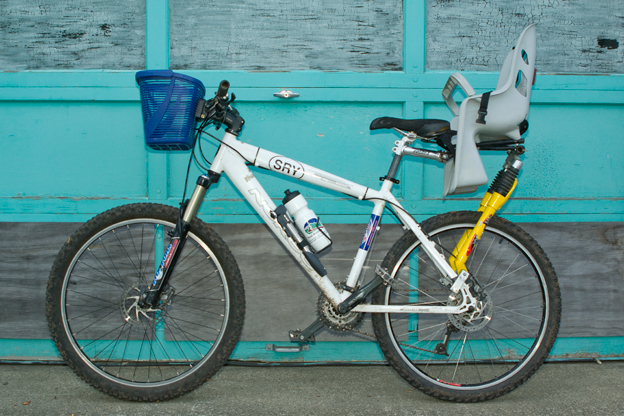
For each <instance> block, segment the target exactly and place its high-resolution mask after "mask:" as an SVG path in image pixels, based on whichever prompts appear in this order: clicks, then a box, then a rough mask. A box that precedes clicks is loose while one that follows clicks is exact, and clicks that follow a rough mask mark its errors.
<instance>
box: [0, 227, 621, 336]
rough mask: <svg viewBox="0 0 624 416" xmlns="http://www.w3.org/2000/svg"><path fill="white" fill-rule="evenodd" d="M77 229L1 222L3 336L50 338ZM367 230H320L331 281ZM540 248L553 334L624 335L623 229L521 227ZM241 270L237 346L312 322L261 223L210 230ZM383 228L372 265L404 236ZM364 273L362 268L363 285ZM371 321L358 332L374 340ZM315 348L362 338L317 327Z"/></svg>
mask: <svg viewBox="0 0 624 416" xmlns="http://www.w3.org/2000/svg"><path fill="white" fill-rule="evenodd" d="M78 226H79V224H78V223H0V232H2V235H4V236H7V237H6V238H4V239H2V240H1V241H0V252H2V253H4V256H3V258H2V260H0V285H1V286H2V288H3V290H2V291H1V292H0V339H48V338H49V335H48V328H47V323H46V318H45V309H44V304H45V284H46V281H47V278H48V274H49V271H50V268H51V266H52V262H53V260H54V257H55V256H56V253H57V251H58V250H59V249H60V247H61V246H62V244H63V242H64V241H65V240H66V239H67V238H68V236H69V235H70V234H71V233H72V232H73V230H75V229H76V228H77V227H78ZM365 226H366V225H365V224H359V225H353V224H326V227H327V230H328V232H329V233H330V235H331V236H332V239H333V241H334V244H333V246H332V248H331V250H330V251H329V252H328V253H325V254H323V255H322V257H321V258H322V261H323V262H324V264H325V265H326V267H327V269H328V271H329V272H330V277H331V278H332V280H333V281H340V280H342V281H344V280H345V278H346V275H347V273H348V272H349V270H350V266H351V260H352V258H353V256H354V255H355V251H356V249H357V247H358V245H359V242H360V241H361V237H362V234H363V232H364V228H365ZM522 227H523V228H525V229H526V230H527V231H528V232H529V233H530V234H531V235H532V236H533V237H534V238H535V239H536V240H537V241H538V242H539V243H540V244H541V245H542V247H543V248H544V249H545V251H546V253H547V254H548V255H549V257H550V259H551V261H552V263H553V265H554V267H555V270H556V271H557V274H558V276H559V282H560V285H561V291H562V298H563V318H562V323H561V331H560V337H614V336H624V323H623V322H622V319H621V316H622V315H623V314H624V304H623V303H622V302H621V297H622V290H621V288H620V282H621V281H622V279H624V273H623V272H622V270H621V263H622V260H623V259H624V258H623V257H622V253H624V225H623V224H622V223H539V224H523V225H522ZM214 228H215V230H216V231H217V232H218V233H219V234H220V235H221V236H222V237H223V239H224V240H225V241H226V243H227V244H228V246H229V247H230V249H231V250H232V252H233V254H234V256H235V258H236V259H237V262H238V264H239V267H240V269H241V272H242V275H243V280H244V282H245V290H246V296H247V314H246V320H245V326H244V329H243V337H242V340H243V341H258V342H260V341H272V342H275V341H286V339H287V338H286V337H287V333H288V331H289V330H291V329H303V328H305V327H306V326H307V325H309V324H310V323H312V322H313V321H314V319H315V318H316V301H317V299H318V296H319V292H318V290H317V289H316V287H315V286H314V285H313V284H312V282H311V281H310V280H309V279H308V278H307V277H306V276H305V275H304V273H303V271H302V270H301V269H300V268H299V267H298V266H297V265H296V264H295V263H294V261H293V260H292V259H291V258H290V256H289V254H287V253H286V251H285V250H284V249H283V248H282V247H281V246H280V245H279V243H278V242H277V241H276V240H275V238H274V237H273V236H272V234H270V233H269V232H268V231H267V230H266V226H265V225H259V224H252V225H248V224H214ZM402 232H403V231H402V229H401V228H400V227H399V226H396V225H384V226H382V231H381V233H380V234H379V237H378V239H377V241H376V243H375V250H374V251H373V253H374V254H373V257H372V259H371V261H370V265H371V267H374V265H375V264H378V263H380V262H381V259H382V258H383V256H384V255H385V252H386V251H387V250H388V249H389V248H390V247H391V245H392V244H393V243H394V241H395V240H396V239H398V238H399V236H400V235H401V234H402ZM371 276H372V275H371V271H370V269H369V271H368V278H370V277H371ZM369 319H370V318H367V320H365V322H364V323H363V325H362V327H361V329H362V330H364V331H366V332H370V333H372V328H371V326H370V321H369ZM318 340H319V341H368V339H367V338H365V337H364V338H363V337H361V336H359V335H341V334H335V333H333V332H329V331H327V330H323V331H322V332H321V333H319V336H318Z"/></svg>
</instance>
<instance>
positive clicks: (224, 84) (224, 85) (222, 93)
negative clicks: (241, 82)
mask: <svg viewBox="0 0 624 416" xmlns="http://www.w3.org/2000/svg"><path fill="white" fill-rule="evenodd" d="M229 89H230V83H229V82H228V81H226V80H223V81H221V83H220V84H219V91H217V98H220V99H222V100H225V99H226V98H227V94H228V90H229Z"/></svg>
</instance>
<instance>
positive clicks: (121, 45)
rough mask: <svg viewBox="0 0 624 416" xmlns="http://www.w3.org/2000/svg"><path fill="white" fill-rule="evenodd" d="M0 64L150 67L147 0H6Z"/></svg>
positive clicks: (15, 67)
mask: <svg viewBox="0 0 624 416" xmlns="http://www.w3.org/2000/svg"><path fill="white" fill-rule="evenodd" d="M0 21H2V24H0V39H2V42H0V68H2V70H5V71H7V70H9V71H22V70H31V69H91V68H97V69H101V68H106V69H141V68H145V1H144V0H123V1H108V0H94V1H86V0H62V1H53V0H46V1H39V0H5V1H3V2H1V3H0Z"/></svg>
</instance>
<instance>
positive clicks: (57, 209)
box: [0, 0, 624, 360]
mask: <svg viewBox="0 0 624 416" xmlns="http://www.w3.org/2000/svg"><path fill="white" fill-rule="evenodd" d="M427 21H428V20H427V14H426V3H425V1H424V0H415V1H409V0H404V1H403V22H404V23H403V69H402V70H401V71H389V72H331V71H310V70H307V71H292V72H251V71H238V70H237V71H234V70H232V71H225V70H223V71H221V70H185V71H181V72H183V73H186V74H188V75H191V76H194V77H197V78H199V79H200V80H202V81H203V82H204V84H205V85H206V87H207V91H208V94H211V93H212V90H213V89H216V86H217V85H218V82H219V81H220V80H222V79H228V80H229V81H230V83H231V85H232V87H231V90H232V91H234V92H235V93H236V96H237V108H238V109H239V110H240V111H241V113H242V115H243V117H244V118H245V119H246V126H245V128H244V130H243V134H242V135H241V139H242V140H244V141H249V142H250V143H253V144H254V145H256V146H260V147H263V148H267V149H269V150H272V151H275V152H278V153H282V154H286V155H288V156H290V157H292V158H295V159H298V160H301V161H302V162H305V163H308V164H312V165H314V166H317V167H319V168H322V169H324V170H327V171H330V172H332V173H336V174H338V175H341V176H344V177H346V178H348V179H350V180H353V181H356V182H358V183H361V184H363V185H366V186H370V187H377V186H378V185H379V181H378V178H379V177H380V176H383V175H384V174H385V172H386V170H387V166H388V165H389V163H390V160H391V154H390V148H391V147H392V143H393V141H394V140H395V139H396V137H395V136H394V135H393V134H392V133H388V132H374V133H373V132H370V131H369V130H368V125H369V124H370V121H371V120H372V119H374V118H376V117H380V116H393V117H405V118H423V117H430V118H445V119H450V117H451V113H450V112H449V111H448V110H447V109H446V107H445V106H444V104H443V100H442V95H441V89H442V87H443V86H444V83H445V82H446V79H447V78H448V76H449V74H450V73H452V72H454V69H455V68H447V69H446V70H427V69H426V40H427V39H426V33H427V28H426V23H427ZM145 25H146V26H145V28H146V29H145V67H146V68H147V69H162V68H168V67H169V51H170V49H169V45H170V39H169V3H168V2H167V0H147V2H146V23H145ZM539 32H540V28H539V27H538V36H539ZM518 35H519V32H518V33H512V34H509V36H510V37H511V38H513V39H515V38H516V37H517V36H518ZM330 46H331V45H330ZM538 53H539V51H538ZM539 59H541V60H547V59H548V56H540V57H539ZM538 68H539V65H538ZM579 72H580V71H579ZM134 73H135V71H134V70H96V69H93V70H53V71H46V70H36V71H35V70H23V71H16V72H1V73H0V142H1V143H2V145H3V152H2V159H3V160H2V162H3V163H2V166H3V168H2V169H1V170H0V181H1V183H2V186H1V187H0V221H3V222H81V221H85V220H87V219H89V218H91V217H92V216H94V215H96V214H98V213H100V212H102V211H104V210H106V209H108V208H111V207H114V206H118V205H121V204H127V203H133V202H147V201H154V202H162V203H167V204H170V205H177V204H178V202H179V200H180V197H181V194H182V189H183V187H184V183H183V178H184V174H185V170H186V164H187V162H188V153H186V152H183V153H163V152H155V151H152V150H150V149H148V148H147V147H146V146H145V145H144V143H143V131H142V121H141V112H140V102H139V90H138V87H137V86H136V83H135V80H134ZM464 76H465V77H466V78H467V79H468V80H469V81H470V82H471V84H472V85H473V87H474V88H475V89H476V90H477V92H478V93H480V92H485V91H489V90H492V89H493V88H494V86H495V84H496V79H497V76H498V75H497V73H495V72H477V71H466V72H464ZM285 88H286V89H290V90H293V91H296V92H298V93H299V94H300V95H301V96H300V97H299V98H296V99H292V100H288V101H286V100H283V99H279V98H275V97H273V93H274V92H277V91H279V90H281V89H285ZM623 106H624V75H623V74H573V73H566V74H556V73H543V72H538V76H537V82H536V85H535V87H534V90H533V94H532V107H531V113H530V116H529V122H530V128H529V131H528V133H527V134H526V135H525V138H526V148H527V153H526V155H525V156H524V163H525V165H524V166H525V167H524V169H523V171H522V175H521V177H520V184H519V186H518V188H517V190H516V193H515V194H514V198H513V199H512V200H511V201H510V202H509V203H508V204H507V205H506V206H505V208H504V211H503V212H502V215H504V216H506V217H509V218H511V219H513V220H514V221H520V222H553V221H554V222H571V221H580V222H603V221H623V220H624V203H623V198H624V179H623V178H624V164H623V163H622V162H621V155H622V154H624V140H623V138H624V125H623V123H622V120H624V107H623ZM218 133H221V132H218ZM206 149H208V150H207V151H206ZM214 149H216V147H215V146H212V147H211V145H206V146H205V147H204V151H205V152H206V153H207V155H209V154H212V153H213V152H214ZM483 159H484V163H485V166H486V169H487V172H488V175H489V176H490V178H493V177H494V175H495V173H496V172H497V171H498V170H499V169H500V165H501V163H502V162H503V159H504V158H503V156H502V155H500V154H495V153H491V154H485V155H484V156H483ZM442 172H443V169H442V166H441V165H438V164H435V163H433V162H430V161H426V162H423V161H421V160H416V159H415V160H405V162H404V163H403V165H402V167H401V171H400V176H399V178H400V179H401V184H400V186H399V187H398V190H397V195H398V196H399V197H400V200H401V201H402V203H403V205H404V206H405V208H406V209H408V210H409V211H410V212H411V213H412V214H413V215H414V216H415V217H416V218H417V219H418V220H422V219H424V218H427V217H429V216H432V215H435V214H438V213H442V212H447V211H451V210H464V209H466V210H470V209H475V208H476V207H477V206H478V201H479V200H480V198H481V196H482V194H483V192H484V190H485V187H482V188H481V189H480V190H479V191H478V192H476V193H474V194H468V195H461V196H457V197H451V198H447V199H442ZM199 173H200V169H199V168H197V167H194V169H193V172H192V174H191V177H190V181H189V182H190V183H193V182H194V180H195V177H196V176H197V175H198V174H199ZM257 176H258V178H259V179H260V181H261V182H262V183H263V184H266V189H267V191H268V192H269V194H270V195H272V196H274V197H275V198H276V199H279V198H281V195H282V192H283V190H284V189H286V188H288V187H290V186H292V183H294V182H292V183H289V182H284V181H283V177H280V178H279V179H278V177H277V176H276V175H274V174H272V173H270V172H257ZM297 187H298V189H299V190H300V191H301V192H302V193H304V194H305V195H306V197H307V198H308V199H309V200H310V201H314V202H313V204H314V209H315V211H316V212H317V213H318V214H319V215H321V216H323V220H324V222H325V223H329V224H331V223H353V222H361V223H366V221H367V219H368V216H369V215H370V206H369V205H367V204H362V203H360V202H358V201H350V200H344V199H343V198H342V196H341V195H339V194H334V193H331V192H326V191H324V190H319V189H314V188H312V187H308V186H306V185H304V184H297ZM207 201H208V202H207V203H204V205H203V206H202V208H201V211H200V217H202V218H203V219H204V220H206V221H210V222H216V223H248V222H258V217H257V216H256V215H255V214H254V213H253V212H252V211H251V209H250V208H249V207H248V206H247V205H246V203H245V202H244V200H243V199H242V198H241V196H240V195H239V194H238V192H237V191H236V190H235V189H234V188H233V187H232V186H231V183H230V182H229V181H228V180H227V179H223V180H222V181H221V182H220V183H219V187H218V189H214V190H213V189H211V190H210V192H209V194H208V196H207ZM0 336H1V335H0ZM567 340H570V339H569V338H568V339H567ZM566 342H568V344H565V345H566V346H564V347H560V348H562V349H561V352H562V354H565V353H569V352H573V351H574V348H575V347H572V346H571V345H572V344H571V343H570V341H566ZM584 342H586V343H590V344H591V343H592V342H593V343H594V344H591V345H594V346H593V347H591V348H589V347H588V348H589V350H590V351H606V353H617V352H618V351H619V353H624V347H622V341H621V339H620V338H619V337H618V339H617V340H616V339H614V338H609V339H608V340H601V339H596V340H586V341H584ZM252 344H253V343H248V344H245V345H241V346H240V347H239V349H238V350H237V351H238V354H239V355H240V356H241V357H243V358H244V357H246V356H250V355H253V354H258V353H259V352H258V351H260V350H262V348H263V346H264V344H262V345H260V344H258V345H260V346H259V347H258V346H255V344H254V345H252ZM0 345H2V347H3V350H4V351H16V352H15V353H14V354H13V355H19V356H37V357H42V356H43V357H46V356H55V354H56V353H55V351H54V349H53V346H52V344H51V343H50V341H47V340H41V341H40V343H39V344H38V343H37V342H34V341H32V340H30V341H23V340H5V341H1V340H0ZM558 345H563V344H562V343H561V342H560V343H559V344H558ZM256 347H257V348H256ZM29 348H35V350H29ZM254 348H255V349H257V350H258V351H256V352H255V353H253V354H252V352H248V351H252V350H254ZM328 348H329V347H328ZM331 348H334V347H331ZM331 348H329V349H328V350H327V351H329V352H328V354H330V355H329V356H330V357H331V356H332V355H331V354H334V353H332V352H331V351H333V350H332V349H331ZM336 348H337V347H336ZM362 348H369V347H362ZM246 351H247V352H246ZM367 351H368V350H367ZM371 351H372V352H371V353H370V354H369V355H366V357H368V358H366V359H368V360H377V359H380V355H379V352H378V350H377V349H376V347H373V349H372V350H371ZM584 351H587V349H585V350H584ZM18 352H19V353H18ZM263 354H265V355H266V354H274V353H269V352H265V353H263ZM310 354H319V350H318V349H317V351H316V352H314V353H310ZM320 354H321V356H324V355H323V354H324V353H322V352H321V353H320ZM335 354H338V352H336V353H335ZM367 354H368V353H367ZM8 355H11V354H8ZM310 357H311V356H310ZM336 357H337V356H336Z"/></svg>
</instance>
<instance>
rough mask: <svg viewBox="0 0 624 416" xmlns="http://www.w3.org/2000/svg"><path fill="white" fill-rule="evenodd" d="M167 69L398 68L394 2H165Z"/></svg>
mask: <svg viewBox="0 0 624 416" xmlns="http://www.w3.org/2000/svg"><path fill="white" fill-rule="evenodd" d="M169 5H170V16H171V19H170V33H171V51H170V57H171V67H172V68H175V69H204V70H206V69H208V70H246V71H279V72H283V71H294V70H323V71H364V72H370V71H400V70H401V69H402V68H403V64H402V54H403V5H402V1H400V0H376V1H374V2H372V1H362V0H358V1H351V0H338V1H336V0H320V1H314V2H310V1H307V0H295V1H288V2H284V1H278V0H270V1H267V0H254V1H229V2H219V3H211V2H206V1H203V0H190V1H189V0H185V1H181V0H171V1H170V2H169Z"/></svg>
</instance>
